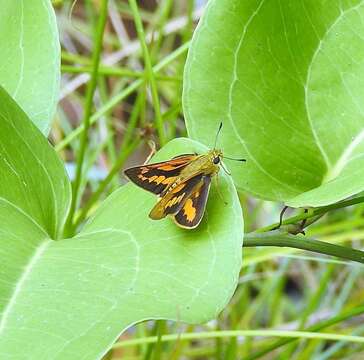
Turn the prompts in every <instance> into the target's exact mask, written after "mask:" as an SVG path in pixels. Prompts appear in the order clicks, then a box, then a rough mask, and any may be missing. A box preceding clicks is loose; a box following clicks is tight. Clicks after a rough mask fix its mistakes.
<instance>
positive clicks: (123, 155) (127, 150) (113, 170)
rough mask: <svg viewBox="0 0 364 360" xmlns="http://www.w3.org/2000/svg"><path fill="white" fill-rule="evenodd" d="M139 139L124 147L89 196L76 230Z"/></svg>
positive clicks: (77, 221)
mask: <svg viewBox="0 0 364 360" xmlns="http://www.w3.org/2000/svg"><path fill="white" fill-rule="evenodd" d="M139 143H140V139H139V138H137V139H136V140H134V141H133V142H132V143H131V144H130V145H128V146H126V147H125V149H124V150H123V151H121V152H120V154H119V156H118V158H117V160H116V162H115V164H114V165H113V167H112V168H111V170H110V172H109V173H108V174H107V176H106V177H105V179H103V180H102V181H101V182H100V184H99V187H98V188H97V190H96V191H95V192H94V193H93V194H92V195H91V197H90V199H89V200H88V201H87V203H86V204H85V205H84V206H83V208H82V211H81V212H80V214H79V216H78V217H77V219H76V221H75V224H74V227H75V228H76V227H77V226H78V225H79V224H80V223H81V222H82V221H83V220H84V219H85V218H86V216H87V214H88V212H89V210H90V209H91V208H92V206H93V205H94V204H95V203H96V201H97V200H98V199H99V197H100V196H101V195H102V193H103V192H104V190H105V189H106V187H107V186H108V185H109V183H110V182H111V180H112V179H113V178H114V176H115V175H116V174H117V173H118V172H119V170H120V168H121V167H122V166H123V164H124V162H125V160H126V159H127V158H128V157H129V155H130V154H131V153H132V152H133V151H134V150H135V148H136V147H137V146H138V145H139Z"/></svg>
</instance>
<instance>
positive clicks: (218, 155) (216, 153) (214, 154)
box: [211, 149, 223, 165]
mask: <svg viewBox="0 0 364 360" xmlns="http://www.w3.org/2000/svg"><path fill="white" fill-rule="evenodd" d="M222 157H223V155H222V151H221V150H217V149H214V150H212V151H211V161H212V163H213V164H214V165H219V164H220V162H221V159H222Z"/></svg>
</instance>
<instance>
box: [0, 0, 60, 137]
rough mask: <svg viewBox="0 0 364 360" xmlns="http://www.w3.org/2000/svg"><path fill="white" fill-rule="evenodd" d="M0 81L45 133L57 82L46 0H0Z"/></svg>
mask: <svg viewBox="0 0 364 360" xmlns="http://www.w3.org/2000/svg"><path fill="white" fill-rule="evenodd" d="M0 43H1V57H0V85H1V86H3V87H4V88H5V89H6V90H7V92H8V93H9V94H10V95H11V96H12V97H13V98H14V99H15V100H16V101H17V103H18V104H19V105H20V106H21V107H22V109H23V110H24V111H25V112H26V113H27V114H28V116H29V117H30V119H31V120H32V121H33V122H34V123H35V124H36V126H37V127H38V128H39V129H40V130H41V131H42V132H43V133H44V134H45V135H47V134H48V131H49V128H50V124H51V121H52V118H53V116H54V113H55V110H56V104H57V101H58V95H59V82H60V45H59V39H58V30H57V24H56V19H55V14H54V11H53V8H52V4H51V2H50V1H49V0H26V1H14V0H2V1H1V20H0Z"/></svg>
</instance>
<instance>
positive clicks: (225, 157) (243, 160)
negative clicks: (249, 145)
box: [224, 155, 246, 162]
mask: <svg viewBox="0 0 364 360" xmlns="http://www.w3.org/2000/svg"><path fill="white" fill-rule="evenodd" d="M224 159H228V160H233V161H241V162H246V159H236V158H231V157H228V156H225V155H224Z"/></svg>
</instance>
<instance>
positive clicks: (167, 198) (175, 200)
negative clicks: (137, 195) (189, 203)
mask: <svg viewBox="0 0 364 360" xmlns="http://www.w3.org/2000/svg"><path fill="white" fill-rule="evenodd" d="M202 176H203V175H202V174H199V175H196V176H194V177H192V178H191V179H188V180H187V181H184V182H182V183H180V184H178V185H177V186H176V187H175V188H174V189H169V190H168V192H167V193H166V194H165V195H164V196H163V197H162V198H161V199H160V201H159V202H157V204H156V205H155V206H154V208H153V209H152V210H151V212H150V214H149V217H150V218H152V219H154V220H158V219H162V218H164V217H166V216H167V215H171V214H176V213H177V212H178V211H179V210H180V209H181V208H182V206H183V204H184V202H185V200H186V199H187V198H188V197H189V196H190V195H191V194H192V192H193V191H194V188H195V187H196V185H197V184H198V183H199V182H200V181H201V178H202Z"/></svg>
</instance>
